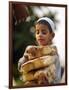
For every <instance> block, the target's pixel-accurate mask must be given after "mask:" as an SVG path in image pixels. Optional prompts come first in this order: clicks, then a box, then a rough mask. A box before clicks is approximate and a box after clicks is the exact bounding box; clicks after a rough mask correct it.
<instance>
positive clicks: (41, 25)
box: [18, 17, 61, 86]
mask: <svg viewBox="0 0 69 90" xmlns="http://www.w3.org/2000/svg"><path fill="white" fill-rule="evenodd" d="M35 29H36V33H35V36H36V41H37V43H38V45H39V46H40V47H41V48H42V47H43V48H44V47H48V50H47V49H46V48H44V49H46V50H47V52H46V51H45V53H44V51H43V52H42V53H43V54H45V55H46V56H47V58H48V59H46V61H45V62H46V63H45V65H47V64H48V65H47V67H44V68H43V69H39V70H37V71H36V72H35V73H34V80H31V81H28V82H27V83H26V85H30V86H32V85H48V84H57V83H59V82H60V79H61V67H60V62H59V56H58V53H57V49H56V47H55V46H53V42H52V40H53V38H54V36H55V33H54V29H55V25H54V23H53V21H52V20H51V19H49V18H48V17H43V18H40V19H39V20H37V22H36V25H35ZM36 47H38V46H28V47H27V48H26V50H25V53H24V55H23V57H22V58H21V59H20V60H19V62H18V68H19V70H20V69H21V66H22V65H23V64H24V63H25V62H27V61H29V60H33V59H35V58H38V57H41V54H39V53H38V51H40V50H38V48H36ZM48 51H49V53H48ZM51 51H52V52H51ZM40 52H41V51H40ZM36 53H37V54H36ZM50 57H51V59H52V60H50V59H49V58H50ZM50 61H51V62H50ZM49 62H50V63H49ZM33 83H34V84H33Z"/></svg>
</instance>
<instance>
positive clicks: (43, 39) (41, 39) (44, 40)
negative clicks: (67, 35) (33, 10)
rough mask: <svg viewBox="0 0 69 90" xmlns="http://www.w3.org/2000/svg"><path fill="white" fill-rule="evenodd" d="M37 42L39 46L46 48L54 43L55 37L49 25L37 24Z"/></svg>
mask: <svg viewBox="0 0 69 90" xmlns="http://www.w3.org/2000/svg"><path fill="white" fill-rule="evenodd" d="M35 28H36V40H37V42H38V44H39V45H41V46H45V45H49V44H50V43H52V39H53V35H52V33H50V31H49V28H48V26H47V25H44V24H36V26H35Z"/></svg>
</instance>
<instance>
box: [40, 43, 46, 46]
mask: <svg viewBox="0 0 69 90" xmlns="http://www.w3.org/2000/svg"><path fill="white" fill-rule="evenodd" d="M39 45H40V46H46V45H47V44H46V43H39Z"/></svg>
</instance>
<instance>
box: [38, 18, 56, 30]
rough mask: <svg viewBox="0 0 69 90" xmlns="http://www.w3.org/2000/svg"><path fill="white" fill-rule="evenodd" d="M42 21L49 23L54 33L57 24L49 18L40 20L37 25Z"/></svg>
mask: <svg viewBox="0 0 69 90" xmlns="http://www.w3.org/2000/svg"><path fill="white" fill-rule="evenodd" d="M41 20H45V21H47V22H48V23H49V24H50V26H51V28H52V30H53V31H54V29H55V24H54V22H53V21H52V20H51V19H50V18H48V17H42V18H40V19H38V20H37V23H38V22H39V21H41Z"/></svg>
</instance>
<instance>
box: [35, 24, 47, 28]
mask: <svg viewBox="0 0 69 90" xmlns="http://www.w3.org/2000/svg"><path fill="white" fill-rule="evenodd" d="M35 27H36V29H37V28H48V26H47V25H44V24H36V26H35Z"/></svg>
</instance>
